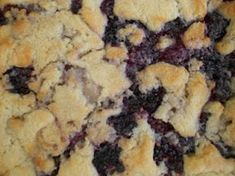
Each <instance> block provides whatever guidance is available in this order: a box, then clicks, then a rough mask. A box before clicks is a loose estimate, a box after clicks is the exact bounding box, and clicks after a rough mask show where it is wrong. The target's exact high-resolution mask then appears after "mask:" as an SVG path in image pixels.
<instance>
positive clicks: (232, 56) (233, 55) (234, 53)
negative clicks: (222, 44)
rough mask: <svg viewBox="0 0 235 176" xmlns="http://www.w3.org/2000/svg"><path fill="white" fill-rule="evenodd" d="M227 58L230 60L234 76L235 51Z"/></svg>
mask: <svg viewBox="0 0 235 176" xmlns="http://www.w3.org/2000/svg"><path fill="white" fill-rule="evenodd" d="M225 60H227V61H228V62H229V64H228V66H229V70H230V71H231V73H232V76H235V51H233V52H232V53H231V54H229V55H227V56H226V57H225Z"/></svg>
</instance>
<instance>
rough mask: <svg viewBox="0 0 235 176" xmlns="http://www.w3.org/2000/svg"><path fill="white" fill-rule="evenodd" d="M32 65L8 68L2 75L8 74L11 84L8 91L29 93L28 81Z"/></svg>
mask: <svg viewBox="0 0 235 176" xmlns="http://www.w3.org/2000/svg"><path fill="white" fill-rule="evenodd" d="M33 70H34V69H33V67H31V66H29V67H16V66H13V67H12V68H10V69H8V70H7V71H6V72H5V73H4V75H7V76H8V79H9V82H10V83H11V85H12V89H10V90H9V91H10V92H12V93H18V94H22V95H26V94H29V93H30V89H29V87H28V82H29V81H30V79H31V77H32V72H33Z"/></svg>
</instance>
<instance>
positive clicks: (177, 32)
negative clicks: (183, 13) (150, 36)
mask: <svg viewBox="0 0 235 176" xmlns="http://www.w3.org/2000/svg"><path fill="white" fill-rule="evenodd" d="M187 26H188V24H187V23H186V22H185V21H183V19H181V18H176V19H175V20H173V21H170V22H168V23H166V24H165V26H164V28H163V29H162V31H161V32H160V35H169V36H170V37H172V38H174V39H180V36H181V35H182V34H183V33H184V31H185V30H186V29H187Z"/></svg>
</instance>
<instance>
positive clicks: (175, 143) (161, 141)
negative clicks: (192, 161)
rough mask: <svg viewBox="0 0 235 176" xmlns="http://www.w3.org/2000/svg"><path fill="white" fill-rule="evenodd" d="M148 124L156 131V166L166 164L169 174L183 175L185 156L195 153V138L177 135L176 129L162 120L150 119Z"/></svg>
mask: <svg viewBox="0 0 235 176" xmlns="http://www.w3.org/2000/svg"><path fill="white" fill-rule="evenodd" d="M148 123H149V124H150V126H151V128H152V129H153V130H154V132H155V134H156V135H157V136H158V137H156V143H155V147H154V160H155V162H156V164H158V165H159V164H160V163H161V162H164V163H165V165H166V166H167V168H168V171H169V173H168V174H170V175H171V174H172V173H173V172H176V173H177V174H182V173H183V155H184V154H190V153H194V152H195V140H194V138H193V137H189V138H184V137H182V136H181V135H180V134H179V133H177V132H176V131H175V129H174V127H173V126H172V125H171V124H170V123H168V122H164V121H162V120H160V119H155V118H153V117H149V118H148Z"/></svg>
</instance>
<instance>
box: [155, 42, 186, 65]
mask: <svg viewBox="0 0 235 176" xmlns="http://www.w3.org/2000/svg"><path fill="white" fill-rule="evenodd" d="M159 58H160V59H161V60H162V61H164V62H167V63H170V64H174V65H183V66H184V65H186V63H187V62H188V61H189V59H190V55H189V51H188V50H187V49H186V48H185V46H184V45H183V43H182V42H181V41H178V42H177V43H175V44H174V45H172V46H170V47H168V48H166V49H165V50H164V51H162V52H160V56H159Z"/></svg>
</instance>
